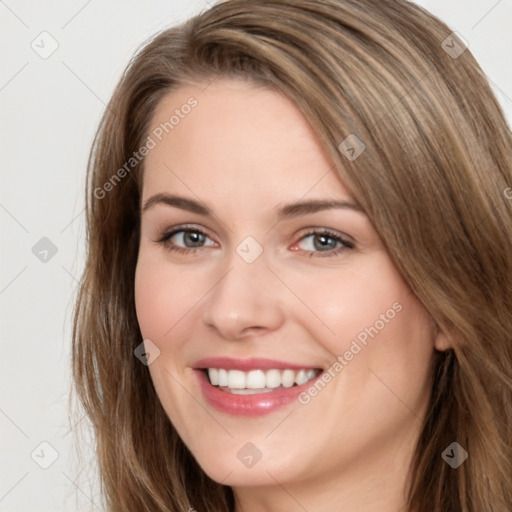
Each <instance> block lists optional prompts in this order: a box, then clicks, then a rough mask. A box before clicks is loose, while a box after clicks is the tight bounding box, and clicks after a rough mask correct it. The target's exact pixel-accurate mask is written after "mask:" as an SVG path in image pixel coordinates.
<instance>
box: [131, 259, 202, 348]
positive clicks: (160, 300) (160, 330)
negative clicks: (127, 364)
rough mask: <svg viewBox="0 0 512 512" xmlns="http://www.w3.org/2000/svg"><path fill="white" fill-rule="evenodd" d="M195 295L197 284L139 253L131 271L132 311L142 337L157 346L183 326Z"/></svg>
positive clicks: (195, 300)
mask: <svg viewBox="0 0 512 512" xmlns="http://www.w3.org/2000/svg"><path fill="white" fill-rule="evenodd" d="M197 294H198V290H197V283H194V282H193V281H191V280H190V279H189V278H188V279H187V278H186V277H185V275H184V274H182V273H180V272H179V271H176V269H174V270H173V269H172V268H171V267H170V266H169V265H165V264H163V263H161V262H158V261H154V260H152V259H151V258H149V257H145V256H144V254H142V255H141V256H140V257H139V261H138V263H137V269H136V272H135V309H136V312H137V319H138V322H139V326H140V330H141V333H142V335H143V336H144V338H149V339H152V340H155V341H156V342H157V344H158V341H159V340H160V341H162V340H163V339H164V338H165V337H166V336H168V335H170V332H171V331H172V330H175V329H177V328H178V326H180V324H181V323H184V322H183V320H185V319H186V317H187V311H190V310H191V308H192V306H193V304H194V303H195V302H197V298H196V297H197ZM180 319H181V320H180Z"/></svg>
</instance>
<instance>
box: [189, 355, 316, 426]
mask: <svg viewBox="0 0 512 512" xmlns="http://www.w3.org/2000/svg"><path fill="white" fill-rule="evenodd" d="M195 368H196V369H195V372H194V373H195V374H196V375H197V378H198V379H199V385H200V387H201V391H202V393H203V396H204V397H205V399H206V401H207V402H208V403H209V404H210V405H211V406H212V407H214V408H215V409H217V410H218V411H220V412H223V413H226V414H231V415H235V416H261V415H263V414H269V413H271V412H274V411H276V410H278V409H280V408H281V407H284V406H285V405H288V404H290V403H292V402H294V401H296V400H297V397H298V396H299V395H300V393H302V392H303V391H305V390H306V389H308V388H309V387H310V386H312V385H313V384H314V383H315V381H316V380H317V379H318V378H319V377H320V376H321V373H319V374H318V376H317V377H315V378H314V379H312V380H310V381H308V382H306V383H305V384H301V385H300V386H293V387H291V388H283V387H281V388H277V390H275V391H271V392H267V393H257V394H253V395H236V394H233V393H229V392H228V391H222V390H221V389H219V387H218V386H212V385H211V384H210V381H209V380H208V377H207V376H206V372H205V368H224V369H230V370H231V369H238V370H243V371H249V370H255V369H261V370H265V369H271V368H276V369H287V368H289V369H294V370H300V369H316V368H317V367H316V368H315V367H313V366H300V365H294V364H289V363H283V362H282V361H272V360H269V359H246V360H240V359H230V358H209V359H202V360H201V361H198V363H196V367H195Z"/></svg>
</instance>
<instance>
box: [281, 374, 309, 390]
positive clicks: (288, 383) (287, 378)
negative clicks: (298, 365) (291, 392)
mask: <svg viewBox="0 0 512 512" xmlns="http://www.w3.org/2000/svg"><path fill="white" fill-rule="evenodd" d="M314 371H315V370H313V372H314ZM281 382H282V383H283V386H284V387H285V388H291V387H292V386H293V385H294V384H295V372H294V371H293V370H285V371H284V372H283V374H282V375H281Z"/></svg>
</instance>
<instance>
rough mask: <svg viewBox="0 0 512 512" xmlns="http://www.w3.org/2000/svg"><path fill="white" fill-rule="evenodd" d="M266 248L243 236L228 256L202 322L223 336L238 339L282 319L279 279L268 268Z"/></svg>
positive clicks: (277, 324) (273, 327) (273, 325)
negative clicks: (264, 249)
mask: <svg viewBox="0 0 512 512" xmlns="http://www.w3.org/2000/svg"><path fill="white" fill-rule="evenodd" d="M265 256H266V254H265V252H264V251H263V247H262V246H261V245H260V244H259V243H258V242H257V241H256V240H254V239H253V238H252V237H247V238H246V239H244V240H243V241H242V242H241V243H240V244H239V245H238V246H237V247H236V248H235V250H234V251H233V252H232V253H231V255H230V257H229V258H226V259H225V261H224V263H223V271H222V275H223V277H221V278H220V279H219V281H218V282H217V283H216V284H215V285H214V287H213V289H212V290H211V292H210V293H209V294H208V297H207V301H206V303H205V306H204V312H203V321H204V322H205V323H206V324H208V325H210V326H212V327H214V328H215V329H216V330H217V331H218V332H219V333H220V335H221V336H222V337H224V338H226V339H237V338H239V337H241V336H242V335H243V334H245V333H247V332H248V331H251V332H252V331H253V330H258V331H262V332H264V331H271V330H274V329H277V328H278V327H279V325H280V324H281V323H282V321H283V311H282V303H281V301H280V298H281V296H282V295H281V293H280V292H279V290H278V288H279V282H278V280H277V279H276V277H275V276H274V274H273V273H272V272H271V271H270V270H269V268H268V267H267V258H266V257H265Z"/></svg>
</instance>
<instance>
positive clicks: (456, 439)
mask: <svg viewBox="0 0 512 512" xmlns="http://www.w3.org/2000/svg"><path fill="white" fill-rule="evenodd" d="M511 142H512V138H511V134H510V131H509V129H508V127H507V125H506V122H505V120H504V117H503V114H502V111H501V110H500V107H499V106H498V104H497V102H496V100H495V98H494V96H493V94H492V92H491V90H490V88H489V86H488V84H487V82H486V80H485V77H484V75H483V73H482V72H481V70H480V68H479V66H478V64H477V63H476V62H475V60H474V58H473V57H472V55H471V54H470V52H469V50H467V48H466V47H465V45H464V42H463V41H462V40H461V39H460V38H458V37H457V36H456V35H455V34H453V33H451V31H450V29H448V28H447V27H446V26H445V25H444V24H443V23H441V22H440V21H439V20H437V19H436V18H434V17H432V16H431V15H430V14H428V13H427V12H425V11H424V10H423V9H421V8H420V7H418V6H416V5H414V4H410V3H407V2H405V1H401V0H400V1H395V0H394V1H391V0H386V1H382V2H373V1H371V0H358V1H355V0H354V1H342V0H321V1H318V0H317V1H313V0H299V1H293V2H292V1H278V0H269V1H264V0H261V1H260V0H257V1H254V2H251V3H250V8H248V3H247V2H245V1H243V0H228V1H226V2H223V3H221V4H218V5H216V6H214V7H213V8H211V9H210V10H208V11H206V12H204V13H202V14H201V15H199V16H196V17H194V18H192V19H191V20H189V21H188V22H187V23H185V24H184V25H181V26H179V27H175V28H171V29H169V30H166V31H164V32H163V33H161V34H159V35H158V36H156V37H155V38H154V39H153V40H152V41H151V42H149V43H148V44H147V45H146V46H145V47H144V48H143V49H142V50H141V51H140V52H139V53H138V55H136V56H135V58H134V59H133V61H132V62H131V63H130V65H129V67H128V69H127V70H126V72H125V74H124V76H123V77H122V79H121V81H120V83H119V85H118V86H117V88H116V90H115V92H114V95H113V98H112V99H111V101H110V103H109V107H108V109H107V111H106V112H105V115H104V118H103V120H102V123H101V126H100V128H99V131H98V134H97V137H96V140H95V143H94V148H93V151H92V153H91V159H90V163H89V169H88V183H87V191H86V197H87V229H88V255H87V262H86V267H85V271H84V275H83V282H82V287H81V290H80V294H79V298H78V301H77V308H76V315H75V329H74V334H73V336H74V352H73V365H74V366H73V368H74V377H75V383H76V388H77V391H78V394H79V396H80V398H81V400H82V403H83V404H84V406H85V408H86V410H87V412H88V414H89V417H90V419H91V421H92V424H93V426H94V429H95V433H96V439H97V454H98V460H99V466H100V476H101V479H102V484H103V489H104V491H105V498H106V508H107V510H109V511H125V512H126V511H134V512H135V511H141V510H148V511H157V510H158V511H178V510H197V511H203V510H205V511H206V510H210V511H236V512H241V511H246V512H247V511H256V510H287V511H295V510H309V511H314V510H322V511H339V510H358V511H360V512H363V511H370V510H372V511H373V510H379V511H381V512H388V511H389V512H392V511H393V512H395V511H398V510H402V511H410V512H427V511H428V512H431V511H433V510H435V511H442V512H445V511H446V512H452V511H464V512H476V511H479V512H480V511H482V510H489V511H491V510H492V511H493V512H497V511H499V512H505V511H506V510H509V504H510V503H511V502H512V483H511V480H510V469H511V466H512V453H511V446H512V408H511V398H512V365H511V361H512V345H511V339H510V332H512V321H511V311H512V282H511V281H512V268H511V267H512V262H511V259H510V254H511V252H512V224H511V222H510V220H511V218H512V215H511V214H512V203H511V201H510V200H509V199H507V196H506V192H505V191H506V190H509V188H508V187H510V185H511V183H512V172H511V162H512V144H511Z"/></svg>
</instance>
